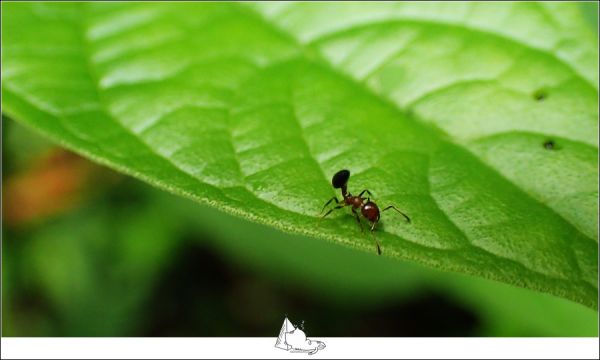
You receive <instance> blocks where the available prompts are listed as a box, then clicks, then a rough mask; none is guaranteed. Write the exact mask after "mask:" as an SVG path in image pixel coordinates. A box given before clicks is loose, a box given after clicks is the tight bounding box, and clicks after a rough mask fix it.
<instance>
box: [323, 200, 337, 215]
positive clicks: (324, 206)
mask: <svg viewBox="0 0 600 360" xmlns="http://www.w3.org/2000/svg"><path fill="white" fill-rule="evenodd" d="M334 200H335V203H336V204H339V203H340V201H339V200H338V198H337V196H334V197H332V198H331V199H329V201H328V202H326V203H325V205H323V209H322V210H321V212H320V213H319V214H321V213H323V211H325V208H326V207H327V205H329V204H331V202H332V201H334Z"/></svg>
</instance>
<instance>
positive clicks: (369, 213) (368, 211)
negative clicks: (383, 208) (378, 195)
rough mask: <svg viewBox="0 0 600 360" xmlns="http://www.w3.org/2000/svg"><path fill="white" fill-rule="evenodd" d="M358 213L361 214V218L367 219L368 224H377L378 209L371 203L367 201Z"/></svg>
mask: <svg viewBox="0 0 600 360" xmlns="http://www.w3.org/2000/svg"><path fill="white" fill-rule="evenodd" d="M360 212H361V213H362V214H363V216H364V217H365V218H367V219H368V220H369V221H370V222H377V221H379V208H378V207H377V205H376V204H375V203H374V202H372V201H369V202H368V203H366V204H365V205H364V206H363V207H362V209H360Z"/></svg>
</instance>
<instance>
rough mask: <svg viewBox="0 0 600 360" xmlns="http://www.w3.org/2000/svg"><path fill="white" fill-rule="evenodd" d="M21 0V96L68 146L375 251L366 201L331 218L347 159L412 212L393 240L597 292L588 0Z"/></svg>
mask: <svg viewBox="0 0 600 360" xmlns="http://www.w3.org/2000/svg"><path fill="white" fill-rule="evenodd" d="M2 10H3V11H2V73H3V77H2V105H3V111H4V112H6V113H7V114H8V115H9V116H11V117H13V118H15V119H16V120H18V121H21V122H23V123H26V124H28V125H30V126H32V127H34V128H36V129H39V130H40V131H41V132H42V133H44V134H46V135H47V136H48V137H50V138H51V139H54V140H56V141H58V142H60V143H61V144H63V145H64V146H66V147H68V148H70V149H73V150H75V151H77V152H79V153H81V154H84V155H86V156H88V157H89V158H91V159H93V160H95V161H98V162H100V163H103V164H106V165H108V166H110V167H112V168H115V169H117V170H120V171H122V172H124V173H127V174H130V175H133V176H135V177H137V178H140V179H143V180H145V181H147V182H149V183H151V184H154V185H156V186H158V187H161V188H163V189H166V190H169V191H171V192H173V193H176V194H179V195H182V196H186V197H190V198H192V199H195V200H197V201H199V202H203V203H208V204H210V205H213V206H215V207H218V208H220V209H222V210H224V211H227V212H230V213H232V214H236V215H239V216H243V217H246V218H248V219H250V220H253V221H256V222H260V223H265V224H269V225H272V226H274V227H277V228H279V229H283V230H287V231H291V232H295V233H302V234H305V235H310V236H314V237H318V238H322V239H326V240H330V241H333V242H336V243H339V244H344V245H348V246H352V247H355V248H360V249H364V250H366V251H369V252H372V253H375V251H374V246H373V243H372V239H371V238H370V237H369V236H368V235H361V233H360V230H359V229H358V227H357V225H356V223H355V221H354V219H352V218H351V217H350V216H349V215H348V214H341V212H340V214H337V215H336V216H331V219H328V220H325V221H323V222H322V223H321V225H320V227H317V222H316V219H317V216H318V212H319V210H321V207H322V205H323V204H324V202H325V201H327V200H328V199H329V198H331V196H333V195H334V194H335V192H334V191H333V190H334V189H332V188H331V185H330V178H331V176H332V175H333V174H334V173H335V172H336V171H337V170H339V169H342V168H347V169H349V170H351V172H352V177H351V179H350V183H349V187H350V191H352V192H355V193H356V192H359V191H361V190H362V189H365V188H368V189H370V190H371V191H372V192H373V194H374V197H375V199H376V201H377V202H378V204H380V205H383V206H385V205H388V204H396V205H397V206H398V207H400V208H401V209H402V210H403V211H404V212H406V213H408V214H409V215H410V217H411V219H412V223H411V224H407V223H405V222H404V221H403V220H402V218H401V217H399V216H397V215H398V214H393V213H387V212H386V213H383V216H382V222H381V223H380V224H379V226H378V231H377V232H376V234H377V237H378V239H379V241H380V242H381V243H382V247H383V253H384V256H390V257H395V258H401V259H408V260H413V261H417V262H419V263H422V264H426V265H429V266H432V267H436V268H440V269H444V270H448V271H457V272H463V273H468V274H473V275H478V276H481V277H485V278H489V279H495V280H500V281H503V282H507V283H511V284H515V285H518V286H523V287H527V288H531V289H535V290H540V291H544V292H548V293H551V294H554V295H558V296H562V297H565V298H569V299H572V300H575V301H577V302H580V303H583V304H586V305H588V306H590V307H592V308H596V307H597V303H598V298H597V282H598V243H597V242H598V235H597V229H598V220H597V211H598V205H597V197H598V192H597V189H598V182H597V176H598V166H597V163H598V138H597V132H598V69H597V66H596V64H597V60H598V47H597V36H596V34H594V33H593V32H592V31H591V30H590V28H589V26H588V25H587V24H586V23H585V20H584V19H583V18H582V14H581V12H580V10H579V8H578V7H577V6H576V5H574V4H568V3H539V4H538V3H452V4H450V3H447V4H444V3H441V4H439V3H404V2H403V3H376V4H366V3H351V4H337V3H335V4H334V3H298V4H296V3H258V4H238V3H216V4H206V3H205V4H197V3H177V4H168V3H152V4H149V3H146V4H133V3H110V4H106V3H104V4H101V3H100V4H94V3H49V4H47V3H8V4H2ZM544 144H553V146H550V145H544ZM240 241H243V239H240ZM307 261H308V260H307Z"/></svg>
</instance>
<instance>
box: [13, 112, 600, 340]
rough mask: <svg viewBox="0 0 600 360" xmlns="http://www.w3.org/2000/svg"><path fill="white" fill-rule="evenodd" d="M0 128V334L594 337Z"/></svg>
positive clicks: (571, 320)
mask: <svg viewBox="0 0 600 360" xmlns="http://www.w3.org/2000/svg"><path fill="white" fill-rule="evenodd" d="M2 120H3V121H2V140H3V143H2V169H3V174H2V180H3V186H2V195H3V218H2V224H3V226H2V270H3V272H2V334H3V336H272V337H274V338H275V337H276V336H277V335H278V333H279V329H280V326H281V323H282V321H283V318H284V316H285V315H287V316H288V317H289V318H290V320H291V321H292V322H293V323H294V324H300V323H302V322H304V328H305V331H306V332H307V334H308V335H309V336H378V337H382V336H598V322H597V319H598V313H597V312H596V311H593V310H591V309H589V308H586V307H584V306H582V305H579V304H576V303H573V302H570V301H567V300H563V299H559V298H556V297H552V296H549V295H545V294H541V293H537V292H533V291H530V290H525V289H520V288H516V287H512V286H508V285H504V284H501V283H497V282H493V281H488V280H483V279H478V278H474V277H469V276H464V275H458V274H451V273H443V272H439V271H434V270H431V269H427V268H424V267H421V266H417V265H415V264H412V263H403V262H399V261H397V260H391V259H388V258H385V257H378V256H377V255H376V254H375V252H373V253H372V254H371V253H363V252H359V251H356V250H351V249H347V248H344V247H341V246H339V245H334V244H329V243H327V242H324V241H322V240H314V239H311V238H306V237H302V236H295V235H290V234H286V233H282V232H279V231H276V230H273V229H270V228H267V227H265V226H262V225H257V224H254V223H250V222H248V221H246V220H242V219H238V218H236V217H232V216H230V215H226V214H224V213H221V212H219V211H216V210H214V209H210V208H207V207H205V206H201V205H198V204H195V203H192V202H190V201H188V200H184V199H179V198H177V197H175V196H172V195H170V194H167V193H164V192H162V191H159V190H157V189H154V188H152V187H150V186H148V185H146V184H144V183H141V182H139V181H137V180H134V179H131V178H128V177H125V176H123V175H119V174H116V173H114V172H112V171H110V170H108V169H105V168H102V167H100V166H97V165H94V164H92V163H90V162H88V161H87V160H85V159H82V158H80V157H79V156H77V155H74V154H72V153H70V152H67V151H65V150H62V149H60V148H59V147H56V146H55V145H53V144H51V143H48V142H46V141H45V140H43V139H42V138H41V137H39V136H38V135H36V134H34V133H33V132H31V131H30V130H28V129H26V128H24V127H22V126H21V125H19V124H17V123H15V122H14V121H12V120H10V119H8V118H4V117H3V119H2ZM348 216H350V215H348ZM351 220H352V219H350V218H349V221H351ZM315 226H316V224H315Z"/></svg>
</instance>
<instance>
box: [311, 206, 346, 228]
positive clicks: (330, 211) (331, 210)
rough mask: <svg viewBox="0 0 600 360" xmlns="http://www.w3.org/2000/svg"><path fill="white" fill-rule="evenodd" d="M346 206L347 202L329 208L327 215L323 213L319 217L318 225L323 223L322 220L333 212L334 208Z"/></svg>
mask: <svg viewBox="0 0 600 360" xmlns="http://www.w3.org/2000/svg"><path fill="white" fill-rule="evenodd" d="M344 206H346V204H337V205H336V206H335V207H334V208H332V209H329V211H328V212H326V213H325V215H323V216H321V217H320V218H319V221H318V222H317V226H318V225H319V224H320V223H321V220H323V219H324V218H325V217H326V216H327V215H329V214H331V213H332V212H333V210H337V209H341V208H343V207H344Z"/></svg>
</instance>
